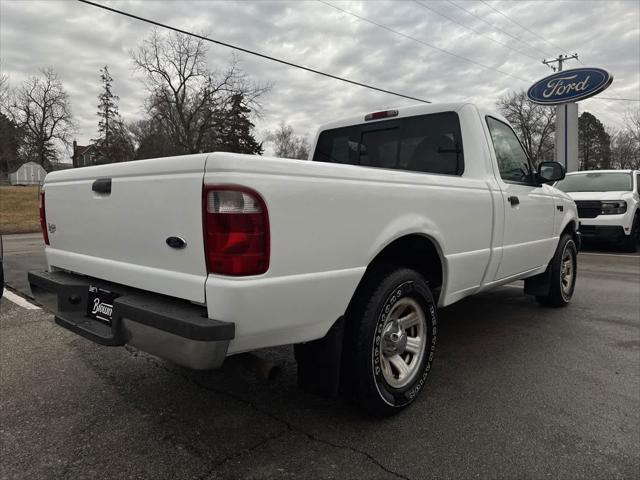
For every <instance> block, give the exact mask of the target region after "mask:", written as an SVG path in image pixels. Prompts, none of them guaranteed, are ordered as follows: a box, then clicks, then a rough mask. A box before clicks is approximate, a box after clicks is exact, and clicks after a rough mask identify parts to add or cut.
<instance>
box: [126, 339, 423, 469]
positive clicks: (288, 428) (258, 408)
mask: <svg viewBox="0 0 640 480" xmlns="http://www.w3.org/2000/svg"><path fill="white" fill-rule="evenodd" d="M125 350H126V351H127V352H128V353H129V354H130V355H131V356H133V357H134V358H141V359H142V360H144V361H146V362H148V363H150V364H151V365H153V366H155V367H156V368H159V369H161V370H164V371H165V372H167V373H170V374H172V375H175V376H178V377H180V378H182V379H183V380H185V381H187V382H189V383H191V384H193V385H195V386H196V387H198V388H200V389H203V390H207V391H210V392H213V393H216V394H218V395H224V396H226V397H229V398H231V399H233V400H236V401H238V402H241V403H243V404H245V405H247V406H249V407H250V408H251V409H253V410H254V411H256V412H258V413H261V414H263V415H266V416H268V417H269V418H271V419H272V420H275V421H277V422H279V423H282V424H283V425H285V427H286V429H284V430H282V431H280V432H279V433H278V434H276V435H271V436H270V437H268V438H266V439H264V440H262V441H260V442H258V443H257V444H256V445H253V446H252V447H249V448H245V449H242V450H240V451H239V452H235V453H233V454H231V455H227V456H226V457H225V458H223V459H222V460H220V461H219V462H217V463H216V464H214V465H213V468H212V469H211V470H210V471H209V472H208V473H207V474H206V475H211V474H213V472H214V471H215V470H216V469H218V468H219V467H220V466H222V465H223V464H225V463H226V462H228V461H229V460H232V459H234V458H237V457H239V456H241V455H243V454H244V453H246V452H249V451H252V450H255V449H257V448H259V447H261V446H262V445H264V444H266V443H268V442H270V441H272V440H275V439H277V438H279V437H281V436H282V435H284V434H285V433H288V432H297V433H300V434H302V435H304V436H305V437H307V439H309V440H310V441H312V442H318V443H322V444H324V445H328V446H330V447H333V448H337V449H347V450H350V451H352V452H354V453H357V454H359V455H362V456H364V457H365V458H367V459H368V460H369V461H370V462H371V463H373V464H374V465H376V466H377V467H378V468H380V469H381V470H383V471H384V472H386V473H388V474H391V475H393V476H395V477H397V478H401V479H403V480H412V479H411V477H408V476H407V475H404V474H402V473H399V472H396V471H394V470H392V469H390V468H389V467H387V466H386V465H384V464H382V463H381V462H380V461H378V459H376V458H375V457H374V456H373V455H371V454H370V453H368V452H366V451H364V450H360V449H359V448H356V447H352V446H349V445H343V444H339V443H335V442H331V441H329V440H325V439H323V438H320V437H317V436H316V435H314V434H312V433H309V432H306V431H304V430H302V429H301V428H299V427H297V426H295V425H293V424H292V423H290V422H288V421H287V420H284V419H283V418H280V417H279V416H277V415H276V414H274V413H272V412H270V411H268V410H267V409H265V408H264V407H261V406H259V405H256V404H255V403H253V402H251V401H250V400H247V399H246V398H244V397H242V396H241V395H237V394H234V393H231V392H228V391H224V390H218V389H215V388H212V387H210V386H208V385H204V384H203V383H201V382H199V381H198V380H197V379H195V378H192V377H189V376H187V375H183V374H182V373H180V372H177V371H175V370H172V369H171V368H168V367H167V366H166V365H163V364H161V363H158V362H157V361H155V360H154V359H153V358H152V357H148V356H146V355H144V356H141V355H139V354H138V351H137V350H135V349H134V348H132V347H129V346H128V345H125ZM202 478H207V476H204V477H202Z"/></svg>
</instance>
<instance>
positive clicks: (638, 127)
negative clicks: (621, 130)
mask: <svg viewBox="0 0 640 480" xmlns="http://www.w3.org/2000/svg"><path fill="white" fill-rule="evenodd" d="M624 123H625V128H626V129H627V130H629V134H630V135H631V136H632V137H633V138H634V140H635V141H636V143H640V108H636V109H635V110H628V111H627V112H626V113H625V115H624Z"/></svg>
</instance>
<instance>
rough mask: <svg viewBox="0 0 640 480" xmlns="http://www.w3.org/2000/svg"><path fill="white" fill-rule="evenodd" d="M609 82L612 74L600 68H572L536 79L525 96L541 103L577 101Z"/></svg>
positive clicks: (599, 89)
mask: <svg viewBox="0 0 640 480" xmlns="http://www.w3.org/2000/svg"><path fill="white" fill-rule="evenodd" d="M611 82H613V75H611V74H610V73H609V72H607V71H606V70H603V69H602V68H574V69H572V70H564V71H562V72H558V73H554V74H553V75H549V76H548V77H545V78H543V79H542V80H539V81H537V82H536V83H534V84H533V85H532V86H531V88H529V91H528V92H527V97H529V100H531V101H532V102H533V103H539V104H541V105H557V104H560V103H567V102H577V101H578V100H584V99H585V98H589V97H592V96H593V95H596V94H598V93H600V92H601V91H603V90H604V89H605V88H607V87H608V86H609V85H611Z"/></svg>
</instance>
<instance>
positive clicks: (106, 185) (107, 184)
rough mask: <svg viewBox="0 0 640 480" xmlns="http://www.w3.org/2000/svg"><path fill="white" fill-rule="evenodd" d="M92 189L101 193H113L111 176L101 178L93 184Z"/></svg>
mask: <svg viewBox="0 0 640 480" xmlns="http://www.w3.org/2000/svg"><path fill="white" fill-rule="evenodd" d="M91 190H93V191H94V192H96V193H101V194H103V195H109V194H110V193H111V179H110V178H99V179H97V180H96V181H95V182H93V185H92V186H91Z"/></svg>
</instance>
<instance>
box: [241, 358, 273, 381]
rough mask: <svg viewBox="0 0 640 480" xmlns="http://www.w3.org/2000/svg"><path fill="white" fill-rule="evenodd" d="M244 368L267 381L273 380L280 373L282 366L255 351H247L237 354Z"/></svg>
mask: <svg viewBox="0 0 640 480" xmlns="http://www.w3.org/2000/svg"><path fill="white" fill-rule="evenodd" d="M237 357H238V360H240V362H241V365H242V366H243V368H246V369H247V370H251V371H253V372H254V373H255V375H256V377H257V378H258V379H260V380H263V381H265V382H271V381H273V380H275V379H276V377H277V376H278V375H279V374H280V367H279V366H278V365H276V364H275V363H272V362H270V361H268V360H265V359H264V358H261V357H259V356H257V355H255V354H254V353H251V352H247V353H241V354H239V355H237Z"/></svg>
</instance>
